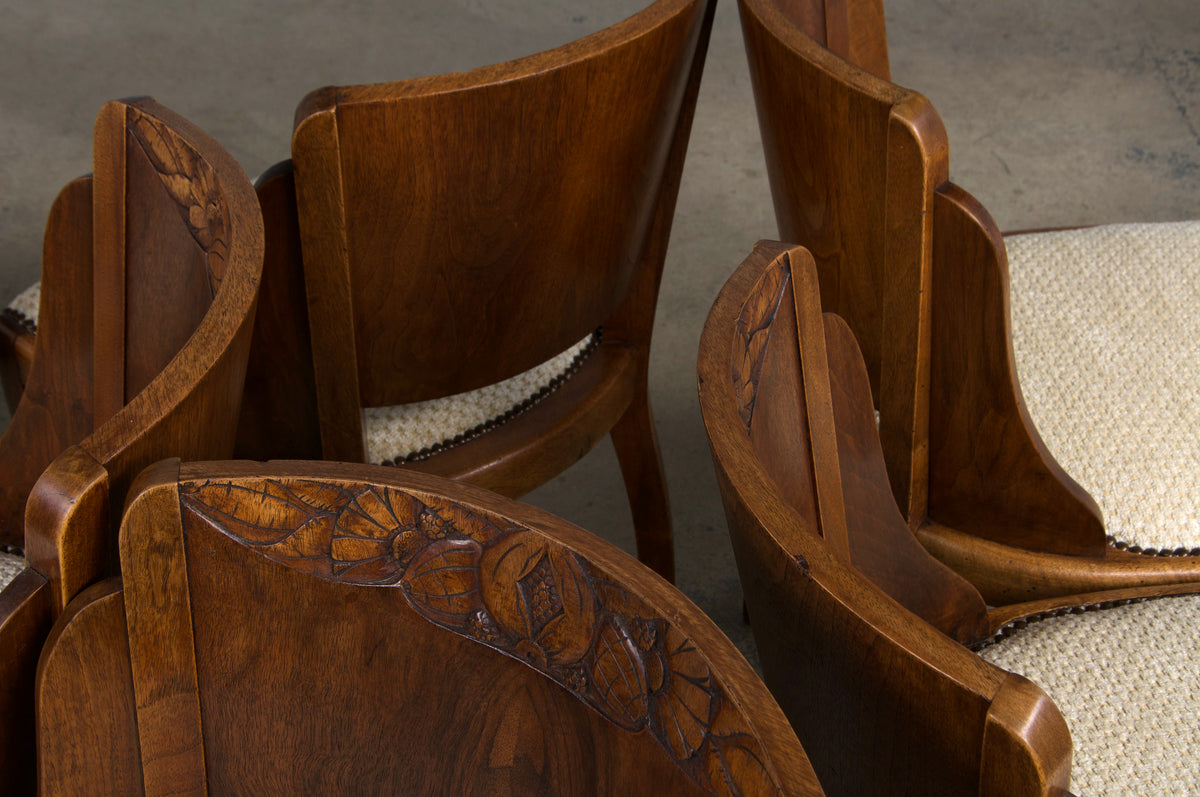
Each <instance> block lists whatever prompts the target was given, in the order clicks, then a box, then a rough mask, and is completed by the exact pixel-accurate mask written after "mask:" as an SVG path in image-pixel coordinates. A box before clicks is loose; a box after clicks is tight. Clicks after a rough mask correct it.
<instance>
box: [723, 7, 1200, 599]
mask: <svg viewBox="0 0 1200 797" xmlns="http://www.w3.org/2000/svg"><path fill="white" fill-rule="evenodd" d="M740 8H741V17H742V29H743V33H744V36H745V43H746V51H747V54H748V57H749V61H750V72H751V77H752V80H753V84H754V92H755V99H756V101H757V106H758V114H759V126H760V130H761V132H762V140H763V149H764V153H765V155H766V161H767V171H768V174H769V177H770V182H771V191H772V195H773V198H774V202H775V212H776V218H777V219H778V221H779V230H780V236H781V237H782V238H783V239H784V240H787V241H793V242H795V243H798V244H801V245H803V246H805V247H806V248H807V249H809V250H810V251H811V252H812V255H813V257H814V259H815V260H816V263H817V269H818V272H819V274H820V285H821V289H820V291H821V303H822V306H823V307H824V308H825V309H826V310H828V311H830V312H835V313H837V314H838V315H840V316H842V317H843V318H845V320H846V322H847V323H848V324H849V325H850V328H851V330H852V331H853V332H854V335H855V337H856V339H857V340H858V342H859V345H860V346H861V348H862V352H863V356H864V358H865V360H866V363H867V370H868V374H869V375H870V380H871V386H872V391H873V395H874V401H875V406H876V408H877V409H878V410H879V414H880V421H879V433H880V437H881V438H882V441H883V450H884V455H885V459H886V462H887V469H888V474H889V477H890V481H891V485H892V490H893V493H894V494H895V495H896V498H897V501H898V502H899V504H900V506H901V508H902V509H903V511H904V515H905V517H906V518H907V520H908V525H909V527H910V528H911V529H912V530H913V532H914V533H916V534H917V535H918V536H919V537H920V539H921V540H922V541H923V542H924V543H925V544H926V545H927V546H928V547H929V548H930V549H931V550H933V551H934V552H935V554H936V555H938V556H939V557H940V558H942V559H943V560H944V561H947V562H948V563H950V564H952V566H953V567H955V569H957V570H958V571H959V572H961V573H963V574H964V575H967V576H968V577H969V578H970V579H971V580H972V582H973V583H975V584H976V586H978V587H979V588H980V589H981V590H983V593H984V597H985V598H987V600H988V601H989V602H992V603H1011V602H1014V601H1017V600H1031V599H1036V598H1040V597H1053V596H1055V595H1067V594H1072V593H1077V592H1083V591H1089V590H1103V589H1111V588H1121V587H1138V586H1144V585H1150V584H1171V583H1180V582H1187V581H1196V580H1197V579H1200V558H1198V557H1152V556H1139V555H1137V554H1133V553H1128V552H1123V551H1119V550H1117V549H1116V548H1114V547H1112V546H1110V545H1108V544H1107V540H1106V535H1105V531H1104V526H1103V523H1102V521H1101V517H1100V513H1099V510H1098V509H1097V507H1096V505H1095V502H1094V501H1093V500H1092V499H1091V497H1090V496H1088V495H1087V494H1086V493H1085V492H1084V491H1083V490H1082V489H1081V488H1080V487H1079V486H1078V485H1077V484H1076V483H1075V482H1074V481H1072V479H1071V478H1070V477H1069V476H1068V475H1067V474H1066V473H1064V472H1063V471H1062V469H1061V468H1060V467H1059V465H1058V464H1057V463H1056V462H1055V461H1054V459H1053V457H1052V456H1051V455H1050V454H1049V452H1048V451H1047V450H1046V447H1045V445H1044V444H1043V443H1042V440H1041V438H1040V437H1039V435H1038V433H1037V430H1036V429H1035V428H1034V426H1033V424H1032V422H1031V421H1030V419H1029V415H1028V413H1027V411H1026V409H1025V405H1024V401H1023V399H1022V397H1021V392H1020V387H1019V385H1018V383H1017V377H1016V372H1015V366H1014V361H1013V353H1012V342H1011V330H1010V327H1009V323H1010V322H1009V299H1008V265H1007V260H1006V256H1005V249H1004V243H1003V240H1002V238H1001V236H1000V233H999V231H998V230H997V228H996V226H995V224H994V223H993V222H992V220H991V218H990V217H989V216H988V214H987V212H986V210H984V208H983V207H981V206H980V205H979V203H978V202H976V201H975V200H974V199H973V198H972V197H971V196H970V195H968V194H967V193H966V192H965V191H963V190H962V189H961V188H959V187H957V186H955V185H954V184H952V183H950V182H949V179H948V168H949V167H948V163H949V161H948V143H947V138H946V131H945V128H944V127H943V125H942V122H941V119H940V118H939V117H938V115H937V112H936V111H935V110H934V108H933V106H932V105H931V104H930V103H929V101H928V100H927V99H926V98H925V97H923V96H921V95H920V94H919V93H917V92H915V91H910V90H908V89H904V88H901V87H899V86H896V85H894V84H892V83H891V82H889V80H888V78H889V72H888V65H887V39H886V35H885V31H884V22H883V12H882V8H881V3H880V0H827V1H823V0H740ZM1001 550H1002V551H1005V553H1004V554H1002V555H993V554H994V553H996V552H997V551H1001Z"/></svg>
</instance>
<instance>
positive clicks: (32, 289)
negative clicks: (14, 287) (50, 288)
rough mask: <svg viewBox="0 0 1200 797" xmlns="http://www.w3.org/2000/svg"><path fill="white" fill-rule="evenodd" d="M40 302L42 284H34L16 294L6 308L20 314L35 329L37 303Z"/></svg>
mask: <svg viewBox="0 0 1200 797" xmlns="http://www.w3.org/2000/svg"><path fill="white" fill-rule="evenodd" d="M41 300H42V283H40V282H35V283H33V284H32V285H30V286H29V287H28V288H26V289H25V290H23V291H21V292H20V293H18V294H17V296H16V298H15V299H13V300H12V301H11V302H9V303H8V307H9V309H10V310H15V311H16V312H18V313H20V314H21V315H22V316H24V317H25V318H27V319H28V320H29V322H30V323H32V324H33V325H34V326H35V327H36V326H37V318H38V302H40V301H41Z"/></svg>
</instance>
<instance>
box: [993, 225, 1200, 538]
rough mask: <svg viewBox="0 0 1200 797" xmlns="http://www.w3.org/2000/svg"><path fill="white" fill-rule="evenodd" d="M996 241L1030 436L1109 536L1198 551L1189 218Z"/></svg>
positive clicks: (1199, 488)
mask: <svg viewBox="0 0 1200 797" xmlns="http://www.w3.org/2000/svg"><path fill="white" fill-rule="evenodd" d="M1006 245H1007V248H1008V260H1009V268H1010V272H1011V292H1010V293H1011V296H1012V326H1013V349H1014V353H1015V355H1016V361H1017V371H1018V375H1019V378H1020V382H1021V390H1022V392H1023V393H1024V396H1025V402H1026V404H1027V406H1028V408H1029V414H1030V416H1031V417H1032V419H1033V422H1034V424H1035V425H1036V426H1037V429H1038V432H1039V433H1040V434H1041V436H1042V439H1043V440H1044V441H1045V443H1046V445H1047V446H1048V447H1049V449H1050V451H1051V453H1053V455H1054V457H1055V459H1057V460H1058V462H1059V464H1060V465H1062V467H1063V469H1064V470H1066V472H1067V473H1068V474H1070V475H1071V477H1072V478H1074V479H1075V480H1076V481H1077V482H1079V484H1080V486H1082V487H1083V488H1084V489H1085V490H1087V491H1088V492H1089V493H1090V494H1091V496H1092V497H1093V498H1094V499H1095V500H1096V503H1097V504H1099V505H1100V509H1101V511H1102V512H1103V514H1104V523H1105V527H1106V529H1107V531H1108V534H1109V536H1110V537H1112V538H1113V539H1114V540H1115V541H1116V542H1117V543H1123V544H1126V545H1129V546H1136V547H1137V548H1140V549H1142V550H1146V551H1154V552H1179V549H1183V550H1184V551H1191V550H1194V549H1197V548H1200V500H1198V498H1197V496H1200V433H1198V428H1200V427H1198V426H1197V423H1196V422H1197V419H1200V222H1178V223H1169V224H1121V225H1111V226H1104V227H1093V228H1089V229H1084V230H1068V231H1063V232H1051V233H1036V234H1030V235H1016V236H1011V237H1009V238H1008V239H1007V240H1006Z"/></svg>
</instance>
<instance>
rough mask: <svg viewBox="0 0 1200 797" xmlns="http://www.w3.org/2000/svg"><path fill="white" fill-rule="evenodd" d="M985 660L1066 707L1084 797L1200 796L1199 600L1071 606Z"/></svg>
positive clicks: (1012, 634) (1010, 636)
mask: <svg viewBox="0 0 1200 797" xmlns="http://www.w3.org/2000/svg"><path fill="white" fill-rule="evenodd" d="M1002 634H1005V632H1003V631H1002ZM981 655H982V657H983V658H984V659H985V660H987V661H988V662H990V663H992V664H995V665H997V666H998V667H1003V668H1004V669H1006V670H1009V671H1011V672H1015V673H1018V674H1020V675H1023V676H1025V677H1026V678H1028V679H1029V680H1031V681H1033V682H1034V683H1036V684H1037V685H1038V686H1040V687H1041V688H1042V689H1044V690H1045V691H1046V693H1047V694H1049V695H1050V697H1051V699H1053V700H1054V703H1055V705H1057V706H1058V708H1059V710H1061V711H1062V713H1063V716H1064V717H1065V718H1066V720H1067V724H1068V725H1069V726H1070V728H1071V740H1072V744H1073V747H1074V764H1073V766H1072V768H1071V773H1072V776H1071V777H1072V790H1073V791H1075V792H1076V793H1077V794H1081V795H1083V794H1087V795H1125V794H1200V768H1198V767H1197V766H1196V751H1197V750H1200V689H1198V688H1197V674H1198V673H1200V595H1186V596H1179V597H1162V598H1156V599H1154V600H1148V601H1143V602H1140V603H1131V604H1128V605H1123V606H1116V607H1111V608H1101V607H1096V608H1095V609H1093V610H1088V611H1079V610H1077V609H1074V610H1067V612H1066V613H1064V614H1061V615H1059V616H1052V617H1047V618H1044V619H1040V620H1037V621H1033V622H1029V623H1028V624H1026V625H1024V626H1023V627H1022V628H1020V629H1017V630H1012V631H1009V632H1007V634H1006V635H1004V636H1003V637H1002V638H1001V639H999V640H998V641H997V642H995V643H994V644H992V645H990V646H989V647H986V648H984V649H983V650H982V651H981Z"/></svg>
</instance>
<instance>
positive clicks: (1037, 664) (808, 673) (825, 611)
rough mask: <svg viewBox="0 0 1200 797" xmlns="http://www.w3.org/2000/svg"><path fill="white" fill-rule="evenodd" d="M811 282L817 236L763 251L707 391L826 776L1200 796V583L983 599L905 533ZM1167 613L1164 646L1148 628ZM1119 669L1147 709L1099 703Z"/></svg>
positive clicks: (857, 391)
mask: <svg viewBox="0 0 1200 797" xmlns="http://www.w3.org/2000/svg"><path fill="white" fill-rule="evenodd" d="M817 285H818V277H817V269H816V266H815V265H814V262H813V259H812V257H811V256H810V255H809V254H808V252H807V251H806V250H804V249H802V248H799V247H796V248H794V249H790V250H789V249H788V248H787V247H785V246H784V245H782V244H775V243H767V242H764V243H761V244H760V245H759V246H758V247H757V248H756V250H755V251H754V252H753V253H752V254H751V255H750V257H749V258H747V260H746V261H745V263H743V264H742V266H741V267H740V268H739V269H738V270H737V271H736V272H735V273H734V275H733V276H732V277H731V278H730V280H729V282H728V283H727V284H726V286H725V288H724V289H723V290H722V292H721V294H720V296H719V297H718V298H717V301H716V303H715V304H714V306H713V309H712V311H711V313H710V315H709V317H708V320H707V323H706V324H705V327H704V331H703V333H702V336H701V344H700V360H699V392H700V406H701V412H702V414H703V417H704V423H705V427H706V430H707V432H708V437H709V443H710V445H711V448H712V453H713V459H714V462H715V464H716V469H717V475H718V481H719V482H720V485H721V494H722V499H723V501H724V503H725V507H726V514H727V518H728V521H729V530H730V534H731V537H732V541H733V547H734V553H735V556H736V558H737V562H738V568H739V572H740V576H741V581H742V585H743V589H744V590H745V598H746V604H747V608H748V611H749V616H750V619H751V623H752V625H753V628H754V635H755V639H756V641H757V644H758V649H759V654H760V657H761V660H762V667H763V673H764V676H765V679H766V681H767V684H768V686H769V687H770V688H771V690H772V692H773V693H774V695H775V697H776V698H777V699H778V700H779V702H780V705H781V706H782V708H783V710H784V712H785V713H786V714H787V715H788V717H789V719H790V720H791V721H792V724H793V726H794V727H795V728H796V731H797V735H798V736H799V737H800V741H801V743H802V744H803V745H804V746H805V749H806V750H807V751H808V754H809V756H810V758H811V760H812V763H813V767H814V769H815V770H816V772H817V776H818V777H819V778H820V780H821V783H822V785H823V787H824V788H825V789H826V790H828V792H829V793H830V794H848V795H857V794H945V793H955V794H958V793H962V794H974V793H978V794H985V795H1015V794H1022V795H1037V794H1046V795H1051V794H1063V793H1065V789H1066V788H1067V787H1068V781H1069V778H1070V777H1071V776H1072V774H1074V776H1075V779H1076V782H1077V783H1080V784H1083V785H1084V786H1085V787H1086V789H1084V790H1082V791H1081V793H1086V794H1093V793H1107V794H1127V793H1134V792H1135V790H1136V787H1137V785H1141V786H1142V787H1146V785H1147V783H1146V782H1142V783H1140V784H1136V783H1129V782H1128V781H1129V780H1135V781H1136V780H1137V779H1138V778H1143V779H1145V780H1147V781H1149V787H1150V791H1151V792H1155V790H1156V789H1165V791H1164V792H1162V793H1166V791H1175V792H1176V793H1178V792H1187V791H1188V790H1189V788H1200V779H1198V778H1197V774H1196V773H1195V771H1194V769H1195V768H1194V766H1193V764H1194V761H1195V753H1196V749H1195V748H1192V749H1188V747H1187V745H1188V744H1189V742H1188V741H1187V740H1188V738H1189V737H1191V738H1192V739H1196V738H1200V723H1198V721H1197V717H1200V703H1198V702H1197V701H1196V699H1195V696H1194V694H1192V693H1193V692H1194V690H1192V689H1191V683H1192V682H1193V681H1194V674H1195V672H1196V671H1197V669H1200V644H1197V643H1196V641H1197V638H1196V633H1197V632H1196V630H1195V629H1197V628H1200V622H1198V621H1200V596H1197V595H1186V596H1184V597H1167V596H1176V595H1178V594H1183V593H1187V592H1189V591H1190V592H1200V587H1197V585H1195V584H1190V585H1171V586H1165V587H1142V588H1139V589H1127V590H1117V591H1110V592H1100V593H1090V594H1082V595H1074V596H1066V597H1059V598H1051V599H1041V600H1035V601H1030V602H1024V603H1019V604H1013V605H1002V606H995V607H992V608H988V607H987V606H986V605H985V603H984V601H983V598H982V596H981V595H980V594H979V593H978V592H977V591H976V590H975V589H974V588H973V587H972V586H971V585H970V584H969V583H968V582H967V581H966V580H965V579H963V578H962V577H961V576H959V575H957V574H956V573H954V571H952V570H950V569H949V568H947V567H946V566H945V565H944V564H942V563H940V562H938V561H937V560H936V559H934V558H933V557H932V556H931V555H930V554H929V553H927V552H926V551H925V550H924V549H923V548H922V547H921V546H920V544H919V543H918V542H917V541H916V540H915V538H914V537H913V535H912V534H911V532H910V531H909V529H908V526H907V524H906V523H905V521H904V518H903V515H902V514H901V513H900V511H899V508H898V507H897V505H896V503H895V500H894V498H893V497H892V492H891V490H890V489H889V487H890V484H889V478H888V472H887V469H886V466H885V464H884V457H883V449H882V447H881V445H880V441H879V436H878V433H877V431H876V427H875V419H874V408H873V406H872V394H871V387H870V380H869V378H868V375H867V370H866V367H865V365H864V361H863V357H862V355H861V354H860V353H859V350H858V347H857V345H856V343H855V340H854V336H853V334H852V333H851V331H850V328H849V326H848V325H847V324H846V322H844V321H843V320H842V319H841V318H840V317H838V316H835V315H832V314H826V315H824V316H823V315H822V313H821V305H820V300H819V298H818V287H817ZM1149 598H1157V599H1156V600H1148V599H1149ZM1118 604H1120V606H1119V607H1118ZM1125 604H1128V605H1125ZM1163 611H1165V612H1174V613H1175V614H1174V615H1173V617H1174V621H1173V622H1168V623H1166V624H1165V628H1164V629H1163V630H1161V634H1163V636H1162V638H1161V640H1160V641H1161V643H1162V644H1161V645H1159V646H1158V648H1157V649H1152V648H1151V645H1152V644H1153V643H1154V641H1155V640H1154V639H1153V638H1151V637H1148V636H1147V635H1145V634H1142V635H1140V636H1139V635H1138V634H1137V633H1135V630H1136V629H1138V628H1140V629H1142V630H1144V629H1145V628H1146V625H1145V621H1147V620H1148V619H1149V620H1150V621H1153V620H1154V614H1155V613H1156V612H1159V613H1161V612H1163ZM1097 620H1098V621H1099V622H1101V623H1105V622H1109V623H1110V625H1112V624H1114V623H1115V628H1113V629H1111V630H1109V631H1107V632H1105V633H1104V634H1098V633H1095V632H1094V628H1093V626H1094V625H1095V623H1096V622H1097ZM1110 621H1111V622H1110ZM1160 625H1162V624H1160ZM1072 626H1073V629H1072ZM1046 635H1049V636H1050V638H1051V639H1052V640H1058V641H1056V642H1055V641H1052V642H1051V643H1050V644H1044V637H1045V636H1046ZM1055 635H1058V636H1055ZM1189 640H1190V641H1189ZM1081 643H1082V644H1081ZM1119 644H1123V645H1124V647H1123V648H1121V647H1119ZM1031 645H1032V647H1031ZM1039 645H1040V647H1039ZM969 647H974V648H984V647H985V648H986V649H984V650H983V656H982V657H980V656H978V655H976V654H975V653H972V652H971V650H970V649H969ZM1114 650H1115V652H1114ZM992 662H1009V664H1008V666H1009V667H1011V668H1013V669H1016V672H1011V671H1008V670H1006V669H1002V668H1001V667H999V666H996V665H995V664H993V663H992ZM1047 664H1052V665H1053V667H1051V668H1049V669H1047V668H1046V667H1045V666H1043V665H1047ZM1126 664H1132V665H1134V666H1139V667H1141V668H1142V672H1143V674H1146V673H1147V672H1149V671H1152V672H1150V678H1149V679H1148V680H1146V681H1144V682H1139V681H1136V680H1134V679H1133V678H1132V676H1130V675H1129V674H1128V673H1127V672H1126ZM1073 667H1074V669H1073ZM1172 672H1174V673H1175V677H1177V678H1178V679H1179V680H1178V682H1177V683H1175V682H1173V681H1172V678H1171V676H1170V673H1172ZM1026 674H1028V675H1029V678H1026V677H1025V675H1026ZM1180 676H1182V677H1180ZM1126 678H1128V679H1129V681H1128V683H1130V684H1139V686H1137V687H1135V691H1136V689H1139V688H1144V689H1145V692H1144V693H1143V694H1144V699H1143V701H1142V702H1144V703H1148V704H1149V705H1140V706H1139V705H1135V704H1134V703H1133V702H1127V703H1124V704H1119V703H1118V702H1117V701H1116V700H1113V701H1111V702H1108V703H1103V704H1102V702H1101V701H1100V698H1101V697H1102V696H1105V689H1104V686H1105V684H1107V683H1109V682H1110V681H1114V680H1115V681H1116V682H1117V685H1118V686H1120V685H1121V682H1123V680H1124V679H1126ZM1042 687H1044V688H1045V690H1046V691H1043V689H1042ZM1047 693H1049V697H1048V696H1047ZM1134 696H1136V695H1134ZM1126 697H1129V696H1128V695H1127V696H1126ZM1051 698H1053V701H1052V700H1051ZM1056 704H1058V705H1056ZM1060 706H1061V708H1062V711H1061V712H1060ZM1137 711H1141V712H1142V713H1141V714H1137V713H1136V712H1137ZM1064 715H1067V716H1068V717H1070V718H1071V730H1070V732H1069V731H1068V725H1067V722H1066V721H1065V720H1064ZM1096 717H1100V718H1101V719H1100V721H1093V720H1094V718H1096ZM1089 718H1091V719H1089ZM1176 730H1178V733H1175V731H1176ZM1105 734H1111V735H1112V736H1113V737H1114V738H1113V739H1108V738H1105ZM1072 735H1074V737H1075V738H1074V751H1075V759H1076V764H1077V767H1076V770H1075V772H1074V773H1072V771H1071V761H1072ZM1114 762H1115V763H1114ZM1106 767H1107V768H1106ZM1159 772H1161V773H1163V774H1160V775H1156V774H1155V773H1159ZM1156 776H1157V777H1161V778H1163V779H1162V780H1158V781H1154V780H1153V778H1154V777H1156ZM1123 778H1124V779H1125V780H1123ZM1188 778H1192V781H1189V780H1188ZM1193 781H1196V782H1195V783H1193ZM1172 783H1174V784H1175V785H1174V786H1172Z"/></svg>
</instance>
